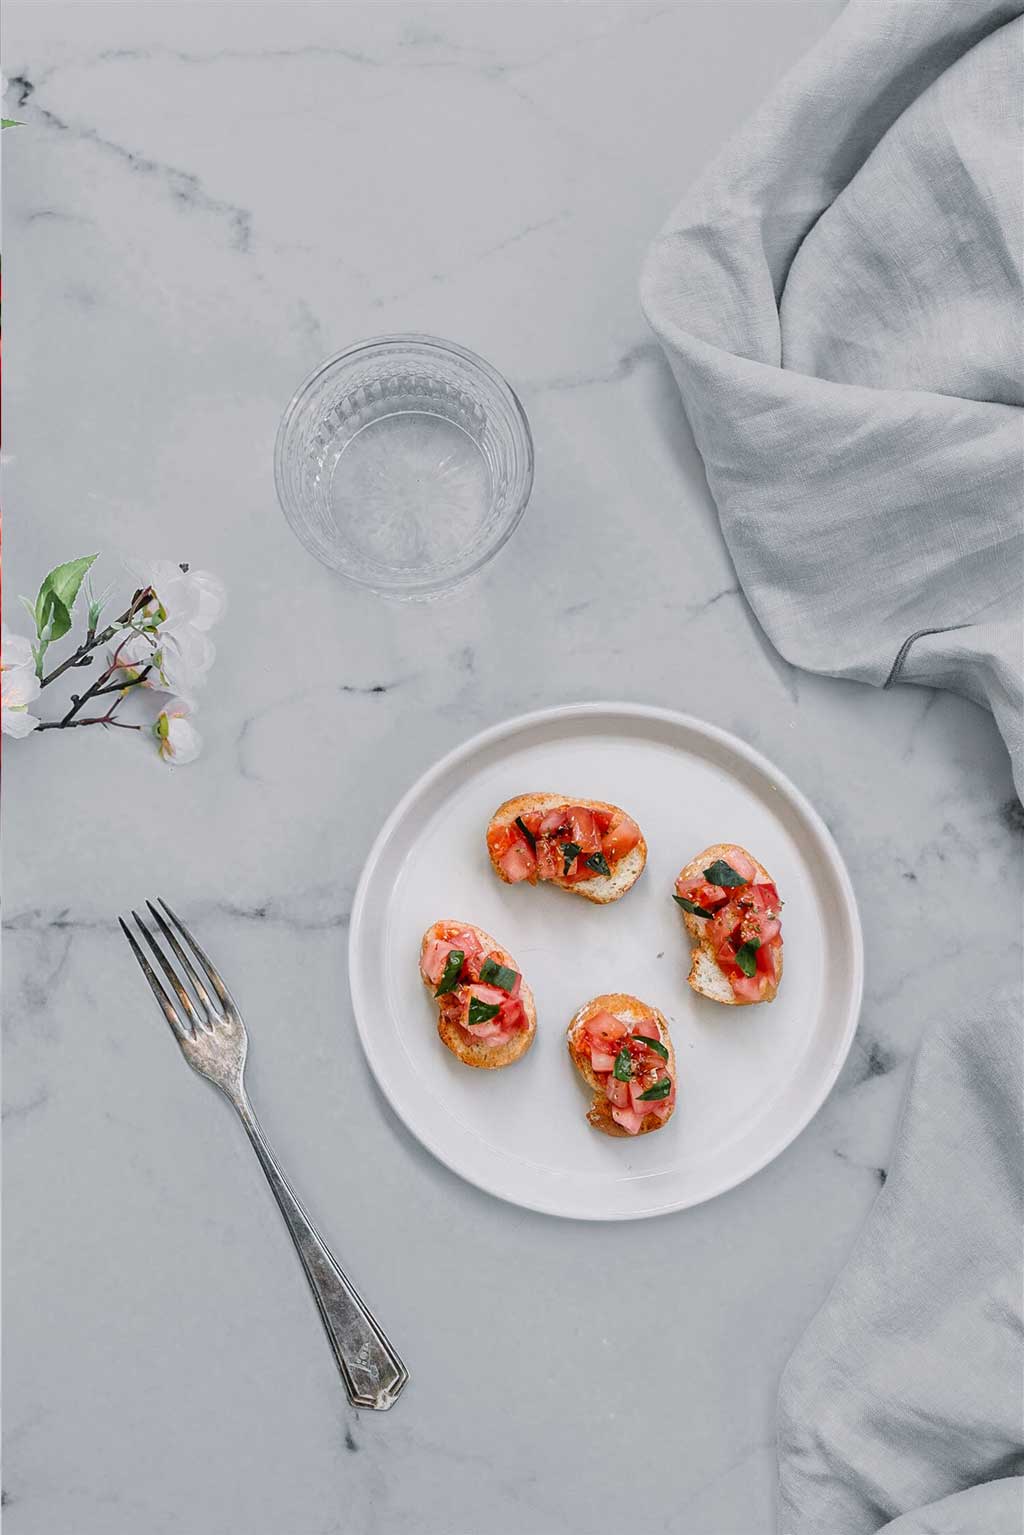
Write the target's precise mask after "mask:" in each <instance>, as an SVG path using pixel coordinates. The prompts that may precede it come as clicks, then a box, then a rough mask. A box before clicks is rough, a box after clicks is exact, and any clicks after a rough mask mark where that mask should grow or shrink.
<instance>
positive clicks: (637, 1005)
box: [567, 991, 676, 1140]
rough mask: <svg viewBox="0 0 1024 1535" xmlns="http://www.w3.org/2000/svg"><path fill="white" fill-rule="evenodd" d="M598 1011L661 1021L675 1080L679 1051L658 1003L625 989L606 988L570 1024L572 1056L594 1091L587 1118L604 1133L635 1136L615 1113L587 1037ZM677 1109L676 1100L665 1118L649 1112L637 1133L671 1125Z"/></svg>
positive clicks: (670, 1072) (627, 1018)
mask: <svg viewBox="0 0 1024 1535" xmlns="http://www.w3.org/2000/svg"><path fill="white" fill-rule="evenodd" d="M598 1013H611V1015H612V1016H613V1017H614V1018H618V1019H620V1020H621V1022H623V1023H625V1024H627V1025H629V1026H630V1027H632V1026H633V1025H634V1024H637V1023H640V1024H643V1023H645V1022H647V1021H648V1020H652V1021H653V1022H654V1023H656V1024H657V1025H658V1034H659V1036H660V1038H661V1042H662V1044H663V1045H665V1046H666V1048H667V1049H668V1060H667V1061H666V1062H665V1069H666V1071H667V1072H668V1075H669V1076H670V1077H671V1078H672V1080H673V1082H675V1081H676V1052H675V1049H674V1048H673V1045H672V1037H671V1035H670V1034H669V1029H668V1023H667V1022H666V1020H665V1017H664V1015H663V1014H662V1013H659V1012H658V1009H657V1008H656V1007H649V1006H648V1005H647V1003H646V1002H641V1001H640V999H639V997H631V996H629V995H628V993H627V992H624V991H613V992H606V993H605V994H604V995H603V996H600V997H594V998H593V999H592V1000H591V1001H590V1002H587V1003H585V1004H584V1006H583V1007H581V1008H580V1010H579V1012H578V1013H576V1014H575V1016H574V1017H573V1019H572V1022H571V1023H570V1024H569V1028H568V1033H567V1040H568V1045H569V1056H570V1058H571V1060H572V1063H573V1065H574V1066H575V1067H576V1070H577V1071H578V1072H579V1074H580V1076H581V1077H582V1078H583V1080H584V1081H585V1082H586V1084H587V1086H588V1087H589V1088H590V1089H591V1090H592V1091H593V1094H594V1101H593V1103H592V1104H591V1106H590V1109H589V1111H588V1113H587V1119H588V1121H589V1123H590V1124H592V1125H593V1127H594V1129H595V1130H600V1131H601V1133H602V1134H603V1135H616V1136H619V1135H621V1136H625V1137H626V1139H627V1140H635V1139H636V1136H633V1135H630V1133H629V1131H628V1130H624V1129H623V1128H622V1126H621V1125H620V1124H618V1123H617V1122H616V1121H615V1119H614V1118H613V1117H612V1105H611V1104H610V1103H609V1101H608V1098H607V1095H606V1094H605V1090H604V1087H603V1086H602V1083H601V1080H600V1078H599V1077H598V1075H597V1072H596V1071H595V1070H594V1068H593V1065H592V1064H591V1060H590V1051H589V1049H588V1048H587V1045H586V1041H585V1030H586V1026H587V1023H588V1022H589V1021H590V1019H591V1018H594V1017H596V1015H597V1014H598ZM674 1113H675V1104H674V1103H673V1104H672V1106H671V1107H670V1108H669V1110H668V1112H667V1114H666V1115H665V1117H664V1118H663V1119H659V1118H658V1117H657V1116H656V1115H655V1114H653V1113H648V1114H647V1115H646V1116H645V1117H644V1122H643V1125H642V1126H641V1128H640V1129H639V1130H638V1131H637V1135H650V1134H652V1132H653V1131H655V1130H660V1129H662V1127H663V1126H664V1125H667V1124H668V1122H669V1120H670V1119H671V1118H672V1115H673V1114H674Z"/></svg>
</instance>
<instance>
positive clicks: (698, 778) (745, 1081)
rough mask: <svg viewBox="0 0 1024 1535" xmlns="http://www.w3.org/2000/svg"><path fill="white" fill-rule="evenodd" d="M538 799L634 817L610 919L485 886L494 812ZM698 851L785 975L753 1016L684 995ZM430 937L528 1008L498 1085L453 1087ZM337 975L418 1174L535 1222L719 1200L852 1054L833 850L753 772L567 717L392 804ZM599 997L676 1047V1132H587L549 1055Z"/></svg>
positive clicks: (855, 959)
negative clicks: (635, 1002) (773, 930)
mask: <svg viewBox="0 0 1024 1535" xmlns="http://www.w3.org/2000/svg"><path fill="white" fill-rule="evenodd" d="M538 791H543V792H551V793H555V794H564V795H565V796H566V797H567V798H568V799H571V798H572V796H573V795H574V794H575V795H579V796H580V797H582V798H586V799H603V800H609V801H611V803H613V804H616V805H621V806H622V807H623V808H624V809H625V810H627V811H629V813H630V814H631V815H633V816H635V818H636V819H637V821H638V822H639V824H640V826H641V827H642V829H643V832H644V835H645V837H646V838H647V844H648V857H647V868H646V870H645V872H644V874H643V875H642V876H641V878H640V879H639V881H638V882H637V884H636V885H635V886H634V887H633V889H632V890H631V891H630V892H629V894H628V895H626V896H625V897H623V899H622V900H621V901H617V902H615V903H613V904H612V905H610V906H594V905H593V904H592V903H591V902H589V901H584V900H581V899H580V898H579V897H578V896H575V895H571V894H569V893H568V892H566V891H563V890H559V889H557V888H554V887H550V886H543V885H540V886H536V887H532V886H530V885H515V886H512V885H505V884H502V882H501V881H500V880H499V879H498V878H497V877H496V876H495V875H494V873H493V872H492V870H491V866H490V862H489V860H488V857H487V849H486V845H485V841H484V832H485V829H486V826H487V823H488V821H489V820H490V817H491V815H492V814H493V812H494V811H495V809H496V808H497V807H498V805H500V804H501V803H502V801H503V800H505V799H509V798H511V796H512V795H514V794H522V793H531V792H538ZM714 842H737V843H740V844H741V845H742V846H744V847H746V848H748V849H749V850H750V851H751V852H752V853H753V854H754V856H755V857H756V858H758V859H760V861H761V862H762V863H763V864H764V865H765V867H766V868H767V869H768V871H769V873H770V874H771V875H772V876H773V878H774V879H775V881H776V883H777V884H778V887H779V891H780V893H781V895H782V898H783V900H784V902H785V910H784V913H783V935H784V938H785V943H786V963H785V974H784V976H783V980H782V985H781V987H780V989H779V994H778V996H777V998H776V1000H775V1001H774V1002H773V1003H771V1004H770V1005H768V1006H757V1007H741V1008H728V1007H722V1006H721V1005H720V1004H718V1003H714V1002H708V1001H706V1000H705V999H704V998H702V997H698V996H697V995H696V994H695V993H694V992H693V991H691V990H690V988H689V986H688V985H687V984H686V976H687V973H688V970H689V955H690V944H689V940H688V938H687V936H686V933H685V930H684V927H683V922H682V917H681V914H680V912H679V909H678V908H677V906H676V905H675V903H674V902H673V901H672V900H671V894H672V888H673V882H674V880H675V877H676V875H677V874H678V873H679V870H680V869H681V868H682V866H683V864H684V863H687V862H688V861H689V860H690V859H691V858H692V857H693V856H694V855H695V854H696V853H699V852H700V851H701V849H702V848H704V847H707V846H708V845H710V844H711V843H714ZM448 917H451V918H456V919H458V920H461V921H465V922H472V923H475V924H476V925H477V926H479V927H482V928H484V929H486V931H487V932H489V933H491V934H492V935H493V936H494V937H495V938H496V939H497V940H498V942H499V943H501V944H503V945H504V946H505V947H506V948H507V949H508V950H509V951H510V952H511V954H512V955H513V956H514V958H515V959H516V961H517V963H518V964H519V965H520V966H521V968H522V971H523V974H524V975H525V977H526V979H527V980H528V981H529V983H530V985H531V986H532V988H533V991H534V995H535V997H536V1001H537V1014H538V1027H537V1037H536V1039H535V1041H534V1044H533V1047H532V1049H531V1050H530V1051H529V1052H528V1053H527V1054H526V1055H525V1056H524V1057H523V1059H522V1060H520V1061H519V1062H517V1063H516V1064H515V1065H514V1066H510V1067H508V1068H507V1069H506V1070H503V1071H493V1072H492V1071H478V1070H473V1069H471V1068H469V1067H466V1066H463V1065H462V1064H461V1062H460V1061H458V1060H457V1059H456V1058H455V1056H453V1055H452V1054H451V1052H450V1051H448V1050H446V1049H445V1047H444V1046H443V1045H442V1044H441V1042H440V1040H439V1039H438V1037H437V1032H436V1008H435V1005H434V1003H433V1000H432V999H431V997H430V995H429V993H428V992H427V990H426V988H425V987H424V986H423V984H422V982H421V980H420V977H419V968H418V961H419V946H420V939H421V938H422V935H423V933H424V932H425V930H426V929H427V928H428V927H429V926H430V924H431V923H432V922H434V921H436V920H438V919H439V918H448ZM349 972H350V979H351V986H352V999H353V1004H354V1007H355V1016H356V1023H357V1026H358V1029H359V1034H360V1038H361V1040H362V1043H363V1048H364V1050H365V1051H366V1055H367V1058H368V1060H369V1062H370V1066H371V1068H372V1070H373V1072H374V1075H375V1076H376V1078H377V1081H378V1082H379V1084H380V1086H381V1088H382V1089H383V1091H384V1093H385V1095H386V1096H387V1098H388V1099H389V1100H390V1102H391V1105H392V1107H393V1108H394V1109H395V1111H396V1113H397V1114H398V1115H399V1116H400V1118H401V1119H403V1120H404V1121H405V1123H406V1125H407V1126H408V1128H409V1129H410V1130H411V1131H412V1133H413V1134H414V1135H416V1136H418V1138H419V1139H420V1140H421V1141H422V1142H423V1144H424V1146H426V1147H427V1148H428V1149H429V1150H430V1151H432V1152H433V1153H434V1154H435V1156H437V1157H439V1158H440V1159H441V1161H442V1162H445V1163H446V1164H447V1165H448V1166H449V1167H450V1168H452V1169H453V1170H454V1171H455V1172H457V1173H460V1174H461V1175H462V1177H464V1178H468V1179H469V1181H470V1182H471V1183H475V1184H477V1185H478V1186H479V1187H480V1188H482V1189H486V1190H487V1191H488V1192H489V1193H491V1194H496V1195H498V1196H499V1198H501V1199H508V1200H511V1201H512V1202H513V1203H515V1204H520V1205H525V1206H527V1207H529V1208H530V1209H534V1210H543V1211H546V1212H548V1213H549V1214H552V1215H564V1216H574V1217H577V1218H579V1219H584V1220H628V1219H632V1218H635V1217H639V1216H646V1215H659V1214H662V1213H664V1212H665V1211H669V1210H681V1209H684V1208H685V1207H686V1206H688V1205H695V1204H699V1203H700V1202H701V1201H702V1200H705V1199H710V1198H712V1197H713V1196H714V1195H716V1194H721V1193H722V1192H723V1191H724V1190H725V1189H729V1188H732V1187H733V1186H734V1185H735V1184H737V1183H741V1182H742V1181H743V1179H745V1178H749V1177H750V1176H751V1174H752V1173H756V1172H757V1171H758V1170H759V1169H760V1168H762V1167H764V1166H765V1164H766V1163H768V1162H770V1161H771V1160H772V1158H773V1157H777V1156H778V1155H779V1153H780V1152H781V1151H782V1150H783V1149H784V1148H785V1147H786V1146H788V1145H789V1143H790V1141H791V1140H793V1138H794V1136H796V1135H798V1134H799V1132H800V1131H801V1130H802V1129H803V1127H804V1126H805V1125H806V1124H807V1122H808V1121H809V1120H810V1119H811V1117H812V1115H813V1114H814V1113H815V1112H816V1111H817V1109H818V1108H819V1107H820V1106H821V1104H822V1102H823V1101H824V1099H825V1098H826V1096H827V1094H828V1092H829V1090H830V1088H831V1087H832V1084H833V1083H834V1082H835V1079H836V1077H837V1075H838V1073H839V1069H840V1067H841V1066H842V1063H843V1061H844V1059H845V1057H846V1054H847V1051H848V1050H849V1048H850V1044H851V1041H852V1039H853V1035H854V1030H855V1028H856V1025H857V1014H858V1011H859V1008H860V999H861V986H862V972H863V958H862V941H861V931H860V922H859V919H858V916H857V908H856V904H855V901H854V896H853V891H852V889H851V886H850V880H849V876H848V875H847V873H846V869H845V867H844V866H843V862H842V859H841V858H840V855H839V852H838V850H837V848H836V846H835V843H834V842H833V841H832V838H831V836H830V835H829V833H828V831H827V830H826V828H825V825H824V823H823V822H822V821H821V819H820V817H819V816H818V815H817V813H816V812H815V811H814V810H813V809H812V808H811V806H810V805H809V804H808V802H807V801H806V800H805V799H804V797H803V795H801V794H800V793H799V791H798V790H797V789H795V788H794V787H793V785H792V784H791V783H790V782H789V781H788V780H787V779H786V778H784V777H783V775H782V774H781V773H779V772H778V771H777V770H776V769H775V768H773V767H772V765H771V763H770V762H768V761H766V760H765V758H764V757H762V756H760V755H759V754H758V753H757V752H755V751H753V750H752V749H751V748H750V747H749V746H747V745H746V744H745V743H744V742H743V741H740V740H738V739H737V738H736V737H735V736H731V735H728V734H727V733H726V732H725V731H722V730H718V729H716V728H715V727H714V726H712V725H707V724H705V723H703V722H702V721H701V720H696V719H691V718H689V717H687V716H685V715H682V714H674V713H671V712H670V711H668V710H664V709H651V708H643V707H640V706H636V705H631V704H576V705H572V706H569V707H566V708H559V709H549V710H545V711H544V712H542V713H538V714H528V715H524V716H523V717H521V718H519V719H515V720H510V721H509V722H508V723H507V724H504V725H499V726H496V727H495V728H494V729H492V730H486V731H484V732H483V734H482V735H478V736H475V737H474V738H473V740H471V741H467V742H466V744H465V745H464V746H460V747H458V748H457V749H456V750H455V751H453V752H452V753H451V754H450V755H449V756H447V757H445V758H444V759H443V761H441V762H439V763H438V764H437V765H436V766H435V767H433V768H432V769H431V770H430V771H429V772H428V773H426V774H425V775H424V776H423V777H422V778H421V779H420V781H419V782H418V783H417V784H415V785H414V786H413V788H412V789H410V791H409V793H408V794H406V796H405V798H404V799H403V800H402V801H401V803H400V804H399V805H398V807H397V808H396V810H395V811H394V813H393V814H392V815H391V817H390V818H389V820H388V821H387V823H386V825H385V826H384V828H383V830H382V831H381V833H380V836H379V837H378V838H377V841H376V843H375V844H374V847H373V850H372V851H371V853H370V856H369V858H368V859H367V862H366V867H365V869H364V870H363V874H362V878H361V880H360V883H359V889H358V892H357V894H356V900H355V906H354V909H353V913H352V928H351V935H350V954H349ZM608 991H626V992H632V993H634V994H635V995H636V996H638V997H641V998H642V999H643V1000H644V1001H646V1002H650V1003H652V1004H653V1005H654V1006H655V1007H658V1008H660V1009H661V1011H662V1012H663V1013H664V1014H665V1016H666V1017H667V1018H668V1020H669V1024H670V1026H671V1030H672V1038H673V1041H674V1043H675V1047H676V1057H677V1061H678V1072H679V1100H678V1106H677V1108H676V1112H675V1114H674V1116H673V1117H672V1119H671V1120H670V1121H669V1123H668V1125H667V1126H666V1127H665V1129H664V1130H659V1131H658V1132H657V1133H655V1134H652V1135H644V1136H640V1137H638V1138H637V1139H635V1140H634V1139H624V1138H623V1139H612V1138H611V1137H609V1136H606V1135H601V1134H600V1133H599V1132H598V1131H595V1130H592V1129H591V1128H590V1126H589V1125H588V1124H587V1121H586V1119H585V1118H584V1115H585V1113H586V1110H587V1108H588V1107H589V1102H590V1097H589V1094H588V1093H587V1091H586V1089H585V1088H584V1085H583V1083H582V1081H581V1080H580V1078H579V1077H578V1075H577V1073H576V1071H575V1070H574V1068H573V1067H572V1065H571V1064H570V1061H569V1057H568V1053H567V1050H566V1045H565V1030H566V1025H567V1024H568V1022H569V1019H570V1018H571V1016H572V1014H573V1013H574V1012H575V1011H576V1009H577V1008H578V1007H579V1006H580V1004H581V1003H583V1002H586V1001H587V1000H588V999H589V998H591V997H593V996H596V995H597V994H598V993H600V992H608Z"/></svg>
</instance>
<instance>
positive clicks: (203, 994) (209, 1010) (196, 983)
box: [146, 901, 220, 1028]
mask: <svg viewBox="0 0 1024 1535" xmlns="http://www.w3.org/2000/svg"><path fill="white" fill-rule="evenodd" d="M146 905H147V906H148V907H149V910H150V911H151V912H152V914H153V920H154V922H156V924H157V926H158V927H159V929H160V931H161V932H162V933H163V935H164V937H165V938H166V939H167V942H168V943H169V944H170V946H171V948H172V949H173V950H174V952H175V954H176V955H177V957H178V959H179V961H180V962H181V967H182V969H183V970H184V972H185V974H186V975H187V976H188V978H189V980H190V981H191V982H192V985H193V987H194V989H195V993H196V996H197V997H198V998H199V1002H200V1005H201V1006H202V1008H203V1011H204V1012H205V1014H206V1022H207V1024H208V1025H209V1027H210V1028H212V1027H213V1021H214V1019H215V1018H219V1017H220V1014H219V1013H218V1011H217V1009H216V1008H215V1007H214V1005H213V1003H212V1002H211V1000H210V994H209V992H208V991H207V990H206V987H205V986H204V985H203V983H202V981H201V980H200V978H199V974H198V972H197V970H196V967H195V965H193V963H192V961H191V960H190V959H189V957H188V955H187V954H186V953H185V950H184V949H183V948H182V947H181V944H180V943H179V942H178V940H177V938H176V937H175V935H174V933H173V932H172V931H171V929H170V928H169V927H168V926H167V923H166V922H165V921H164V916H163V912H160V911H157V909H156V907H155V906H154V905H153V902H152V901H147V902H146ZM186 997H187V993H186ZM182 1000H183V1001H185V998H182ZM185 1005H186V1007H187V1006H188V1002H187V1001H186V1002H185Z"/></svg>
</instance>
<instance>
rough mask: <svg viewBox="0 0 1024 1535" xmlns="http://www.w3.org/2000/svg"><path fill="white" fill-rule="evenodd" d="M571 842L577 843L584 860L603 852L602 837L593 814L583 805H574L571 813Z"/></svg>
mask: <svg viewBox="0 0 1024 1535" xmlns="http://www.w3.org/2000/svg"><path fill="white" fill-rule="evenodd" d="M569 841H570V842H575V844H576V846H577V847H578V848H579V850H580V853H581V854H582V855H583V857H584V858H589V857H590V855H591V853H599V852H600V851H601V837H600V834H599V832H598V830H597V822H596V821H595V820H594V816H593V812H592V811H590V810H585V809H584V808H583V806H582V805H573V807H572V809H571V810H570V811H569Z"/></svg>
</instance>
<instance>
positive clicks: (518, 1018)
mask: <svg viewBox="0 0 1024 1535" xmlns="http://www.w3.org/2000/svg"><path fill="white" fill-rule="evenodd" d="M495 1022H496V1023H500V1024H501V1026H502V1028H503V1029H505V1030H506V1032H507V1033H509V1034H514V1033H515V1032H516V1031H517V1030H518V1029H525V1028H526V1027H527V1019H526V1009H525V1007H524V1006H523V1004H522V1003H521V1002H518V1001H516V999H515V998H514V997H506V999H505V1001H504V1002H503V1003H502V1004H501V1008H500V1011H499V1013H498V1016H497V1018H496V1019H495Z"/></svg>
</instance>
